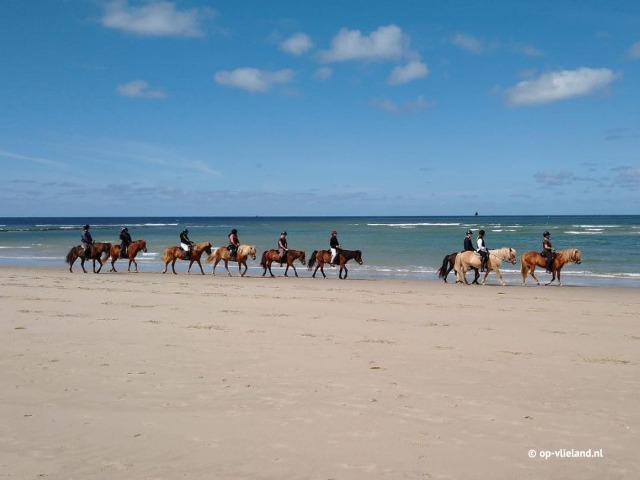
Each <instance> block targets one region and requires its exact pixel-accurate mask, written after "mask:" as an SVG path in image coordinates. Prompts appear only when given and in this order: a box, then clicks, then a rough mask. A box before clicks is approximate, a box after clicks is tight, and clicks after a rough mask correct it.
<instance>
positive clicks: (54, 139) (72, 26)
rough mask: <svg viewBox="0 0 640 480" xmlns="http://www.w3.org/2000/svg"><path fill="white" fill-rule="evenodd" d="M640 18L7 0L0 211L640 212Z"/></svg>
mask: <svg viewBox="0 0 640 480" xmlns="http://www.w3.org/2000/svg"><path fill="white" fill-rule="evenodd" d="M638 19H640V2H637V1H615V0H613V1H581V2H562V1H560V2H559V1H546V0H542V1H517V2H516V1H506V0H505V1H485V2H483V1H457V0H453V1H446V2H443V1H431V0H415V1H414V0H406V1H402V0H399V1H395V2H391V1H382V0H367V1H348V0H341V1H333V0H322V1H300V0H296V1H289V0H279V1H274V2H267V1H207V0H200V1H190V0H189V1H134V0H112V1H103V0H67V1H64V0H60V1H53V0H52V1H37V0H4V1H2V2H1V4H0V45H1V46H0V111H1V112H2V114H1V115H0V167H1V169H2V175H1V176H0V216H89V215H90V216H111V215H132V216H139V215H149V216H155V215H159V216H162V215H169V216H182V215H185V216H186V215H198V216H200V215H207V216H221V215H222V216H236V215H471V214H473V213H474V212H475V211H478V212H480V214H486V215H489V214H497V215H510V214H514V215H517V214H541V215H548V214H638V213H639V212H640V194H639V193H638V192H639V191H640V188H639V187H640V158H639V155H640V154H639V152H640V148H639V147H640V78H639V77H640V28H639V25H640V23H639V22H638Z"/></svg>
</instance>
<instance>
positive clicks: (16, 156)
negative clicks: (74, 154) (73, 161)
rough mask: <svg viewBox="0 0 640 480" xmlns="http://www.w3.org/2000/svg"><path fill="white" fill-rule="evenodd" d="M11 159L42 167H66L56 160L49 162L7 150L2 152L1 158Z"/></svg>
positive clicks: (46, 159) (0, 153)
mask: <svg viewBox="0 0 640 480" xmlns="http://www.w3.org/2000/svg"><path fill="white" fill-rule="evenodd" d="M3 157H4V158H10V159H12V160H24V161H26V162H32V163H38V164H40V165H48V166H50V167H62V166H66V165H65V164H64V163H61V162H57V161H55V160H49V159H48V158H41V157H31V156H29V155H21V154H19V153H13V152H9V151H7V150H0V158H3Z"/></svg>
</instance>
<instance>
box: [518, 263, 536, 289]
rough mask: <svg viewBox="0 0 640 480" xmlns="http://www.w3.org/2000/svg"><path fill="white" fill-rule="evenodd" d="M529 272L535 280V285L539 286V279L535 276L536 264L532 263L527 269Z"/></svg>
mask: <svg viewBox="0 0 640 480" xmlns="http://www.w3.org/2000/svg"><path fill="white" fill-rule="evenodd" d="M529 273H531V276H532V277H533V279H534V280H535V281H536V285H538V286H540V281H539V280H538V277H536V266H535V265H533V266H532V267H531V270H529ZM525 276H526V275H525ZM522 283H524V282H522Z"/></svg>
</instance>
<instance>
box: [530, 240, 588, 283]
mask: <svg viewBox="0 0 640 480" xmlns="http://www.w3.org/2000/svg"><path fill="white" fill-rule="evenodd" d="M569 262H574V263H577V264H578V265H579V264H580V263H582V256H581V254H580V250H578V249H577V248H570V249H568V250H560V251H559V252H557V253H556V255H555V258H554V259H553V261H552V262H551V280H550V281H549V283H547V284H546V285H551V284H552V283H553V281H554V280H555V279H556V277H557V278H558V285H562V283H561V282H560V270H562V267H564V266H565V265H566V264H567V263H569ZM536 265H537V266H538V267H542V268H545V267H546V266H547V259H546V258H544V257H543V256H542V255H540V254H539V253H538V252H534V251H531V252H527V253H523V254H522V256H521V257H520V273H521V274H522V284H523V285H524V284H525V283H526V280H527V274H529V273H530V274H531V276H532V277H533V279H534V280H535V281H536V284H538V285H540V282H539V281H538V278H537V277H536V275H535V270H536Z"/></svg>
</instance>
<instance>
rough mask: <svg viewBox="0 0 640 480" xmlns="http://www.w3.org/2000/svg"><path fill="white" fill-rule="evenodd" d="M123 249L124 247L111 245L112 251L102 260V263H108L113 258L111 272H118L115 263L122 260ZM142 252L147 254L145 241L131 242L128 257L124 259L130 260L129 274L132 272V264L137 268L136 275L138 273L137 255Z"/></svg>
mask: <svg viewBox="0 0 640 480" xmlns="http://www.w3.org/2000/svg"><path fill="white" fill-rule="evenodd" d="M121 249H122V247H121V246H120V245H115V244H114V245H111V249H110V250H109V252H108V253H107V254H106V255H105V256H104V258H103V259H102V263H107V260H109V257H111V270H109V271H110V272H117V270H116V265H115V263H116V260H118V259H119V258H120V253H121ZM140 250H142V251H143V252H145V253H147V242H145V241H144V240H135V241H133V242H131V243H130V244H129V246H128V247H127V252H126V256H125V257H123V258H128V259H129V267H128V268H127V272H130V271H131V264H132V263H133V264H134V265H135V267H136V271H135V273H138V262H136V255H137V254H138V252H139V251H140Z"/></svg>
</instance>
